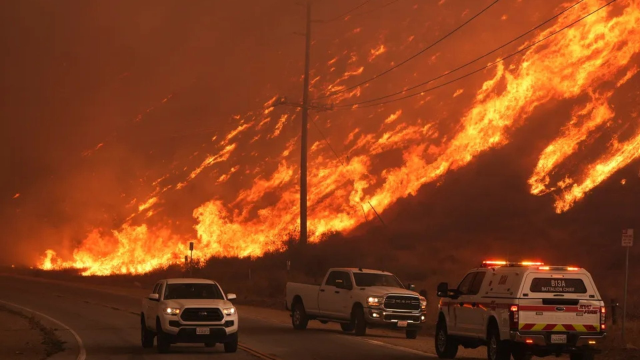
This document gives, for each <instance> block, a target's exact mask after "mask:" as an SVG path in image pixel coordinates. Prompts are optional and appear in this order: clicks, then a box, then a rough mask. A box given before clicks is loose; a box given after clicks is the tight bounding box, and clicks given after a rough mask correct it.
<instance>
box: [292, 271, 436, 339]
mask: <svg viewBox="0 0 640 360" xmlns="http://www.w3.org/2000/svg"><path fill="white" fill-rule="evenodd" d="M409 287H411V286H409ZM286 307H287V310H291V321H292V324H293V327H294V328H295V329H297V330H304V329H306V327H307V323H308V322H309V320H319V321H320V322H321V323H324V324H326V323H328V322H338V323H340V326H341V327H342V330H343V331H345V332H351V331H354V330H355V333H356V335H365V333H366V331H367V328H372V327H387V328H393V329H401V330H405V332H406V337H407V338H409V339H415V338H416V337H417V336H418V330H419V329H420V327H421V324H422V323H423V322H424V321H425V310H426V307H427V300H426V299H425V298H424V297H422V296H420V295H419V294H418V293H416V292H415V291H412V290H407V289H406V288H405V287H404V286H403V285H402V283H401V282H400V280H398V278H397V277H395V275H393V274H391V273H388V272H384V271H376V270H366V269H365V270H363V269H338V268H336V269H329V271H328V272H327V274H326V275H325V278H324V280H323V281H322V285H319V286H318V285H307V284H299V283H291V282H289V283H287V287H286Z"/></svg>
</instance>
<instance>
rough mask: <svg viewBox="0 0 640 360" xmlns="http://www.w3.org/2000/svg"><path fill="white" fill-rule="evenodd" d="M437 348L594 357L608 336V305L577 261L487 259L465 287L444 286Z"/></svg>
mask: <svg viewBox="0 0 640 360" xmlns="http://www.w3.org/2000/svg"><path fill="white" fill-rule="evenodd" d="M438 296H439V297H441V298H442V299H441V300H440V304H439V314H438V322H437V325H436V336H435V344H436V352H437V353H438V356H439V357H440V358H441V359H453V358H454V357H455V356H456V353H457V352H458V347H459V346H462V347H465V348H477V347H479V346H487V357H488V358H489V360H508V359H510V357H511V356H513V358H514V359H515V360H526V359H531V357H532V356H537V357H544V356H550V355H555V356H560V355H561V354H569V356H570V358H571V360H587V359H593V358H594V356H595V354H596V353H598V349H597V345H598V344H599V343H600V342H602V340H603V338H604V337H605V327H606V325H605V320H606V318H605V306H604V302H603V301H602V299H601V297H600V294H599V293H598V290H597V289H596V285H595V283H594V282H593V279H592V278H591V275H590V274H589V273H588V272H587V271H586V270H584V269H581V268H578V267H573V266H546V265H544V264H542V263H538V262H527V261H524V262H520V263H512V262H506V261H485V262H483V264H482V266H481V267H479V268H476V269H472V270H471V271H469V272H468V273H467V275H466V276H465V277H464V278H463V280H462V281H461V282H460V284H459V285H458V287H456V288H453V289H450V288H449V286H448V284H447V283H441V284H440V285H439V286H438Z"/></svg>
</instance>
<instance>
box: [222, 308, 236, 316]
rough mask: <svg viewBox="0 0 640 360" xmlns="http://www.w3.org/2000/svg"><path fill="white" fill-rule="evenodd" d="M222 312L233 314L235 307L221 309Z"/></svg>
mask: <svg viewBox="0 0 640 360" xmlns="http://www.w3.org/2000/svg"><path fill="white" fill-rule="evenodd" d="M222 313H224V314H225V315H233V314H235V313H236V308H234V307H230V308H226V309H222Z"/></svg>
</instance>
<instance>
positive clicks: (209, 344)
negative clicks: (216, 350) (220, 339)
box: [204, 342, 216, 348]
mask: <svg viewBox="0 0 640 360" xmlns="http://www.w3.org/2000/svg"><path fill="white" fill-rule="evenodd" d="M204 347H208V348H212V347H216V343H214V342H206V343H204Z"/></svg>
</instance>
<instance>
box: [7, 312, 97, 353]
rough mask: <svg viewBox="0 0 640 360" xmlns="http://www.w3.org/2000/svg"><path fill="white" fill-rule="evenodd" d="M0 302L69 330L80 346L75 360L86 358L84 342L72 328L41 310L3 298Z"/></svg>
mask: <svg viewBox="0 0 640 360" xmlns="http://www.w3.org/2000/svg"><path fill="white" fill-rule="evenodd" d="M0 303H2V304H5V305H9V306H14V307H17V308H19V309H22V310H26V311H28V312H31V313H33V314H36V315H38V316H42V317H43V318H45V319H48V320H49V321H52V322H54V323H56V324H58V325H60V327H61V328H63V329H65V330H69V332H71V334H73V336H74V337H75V338H76V342H77V343H78V347H79V348H80V351H79V352H78V357H77V358H76V360H86V358H87V350H86V349H85V348H84V343H83V342H82V339H81V338H80V336H79V335H78V333H76V332H75V331H73V329H71V328H70V327H68V326H67V325H65V324H63V323H62V322H60V321H58V320H56V319H54V318H52V317H51V316H48V315H45V314H43V313H41V312H38V311H35V310H31V309H29V308H26V307H24V306H20V305H16V304H14V303H10V302H8V301H3V300H0Z"/></svg>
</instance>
